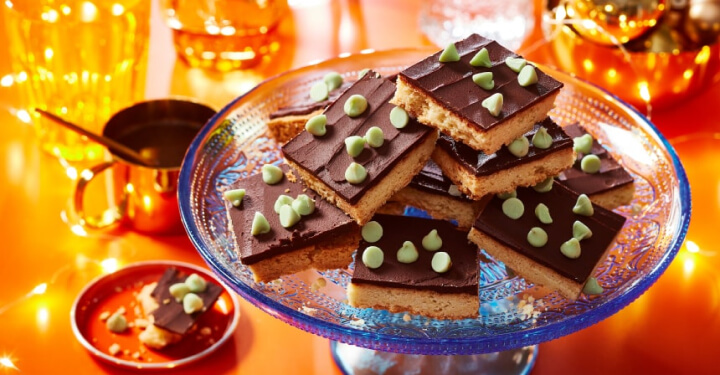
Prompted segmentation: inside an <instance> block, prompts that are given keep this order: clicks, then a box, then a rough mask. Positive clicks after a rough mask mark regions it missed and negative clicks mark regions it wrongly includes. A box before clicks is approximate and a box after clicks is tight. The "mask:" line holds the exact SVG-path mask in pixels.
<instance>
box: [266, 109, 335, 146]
mask: <svg viewBox="0 0 720 375" xmlns="http://www.w3.org/2000/svg"><path fill="white" fill-rule="evenodd" d="M322 112H323V111H322V110H317V111H314V112H312V113H309V114H307V115H291V116H283V117H278V118H274V119H272V120H268V122H267V127H268V130H269V131H270V135H272V137H273V138H274V139H275V141H277V142H278V143H280V144H285V143H287V142H288V141H290V140H291V139H293V138H295V136H296V135H298V134H300V132H301V131H303V130H305V123H307V121H308V120H309V119H310V118H311V117H313V116H315V115H319V114H322Z"/></svg>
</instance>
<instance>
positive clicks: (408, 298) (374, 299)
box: [347, 283, 480, 319]
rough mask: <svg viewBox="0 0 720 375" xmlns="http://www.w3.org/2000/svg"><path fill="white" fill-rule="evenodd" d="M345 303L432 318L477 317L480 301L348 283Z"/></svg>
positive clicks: (467, 296) (460, 295)
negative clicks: (346, 301)
mask: <svg viewBox="0 0 720 375" xmlns="http://www.w3.org/2000/svg"><path fill="white" fill-rule="evenodd" d="M347 294H348V303H349V304H350V306H353V307H358V308H373V309H383V310H388V311H390V312H393V313H398V312H403V311H406V312H409V313H411V314H417V315H422V316H426V317H430V318H436V319H466V318H477V316H478V310H479V309H480V299H479V298H478V296H477V294H475V295H470V294H466V293H438V292H435V291H430V290H415V289H407V288H392V287H386V286H377V285H370V284H356V283H350V285H348V288H347Z"/></svg>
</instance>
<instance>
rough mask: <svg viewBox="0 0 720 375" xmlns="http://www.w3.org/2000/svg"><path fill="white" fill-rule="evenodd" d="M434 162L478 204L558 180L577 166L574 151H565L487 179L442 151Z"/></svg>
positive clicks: (491, 175) (437, 149)
mask: <svg viewBox="0 0 720 375" xmlns="http://www.w3.org/2000/svg"><path fill="white" fill-rule="evenodd" d="M432 159H433V161H435V163H436V164H437V165H438V166H440V169H442V171H443V173H444V174H445V175H446V176H448V177H449V178H450V180H452V181H453V182H454V183H455V184H456V185H457V187H458V190H460V191H462V192H463V193H465V194H466V195H468V196H469V197H471V198H472V199H476V200H477V199H481V198H482V197H483V196H485V195H487V194H493V193H502V192H509V191H512V190H514V189H515V188H517V187H518V186H523V187H527V186H533V185H536V184H538V183H540V182H542V181H544V180H545V179H547V178H548V177H554V176H557V175H558V174H559V173H560V172H562V171H564V170H565V169H567V168H570V167H572V165H573V164H574V163H575V152H574V151H573V149H572V148H566V149H562V150H559V151H556V152H553V153H551V154H549V155H547V156H545V157H543V158H540V159H536V160H533V161H530V162H528V163H525V164H521V165H518V166H516V167H512V168H507V169H503V170H499V171H497V172H495V173H492V174H489V175H486V176H476V175H475V174H473V173H471V172H470V171H468V170H467V169H465V168H464V167H463V165H462V164H460V163H458V162H457V160H455V158H453V157H452V156H451V155H450V154H448V153H447V152H446V151H445V150H444V149H442V148H440V147H436V148H435V151H433V155H432Z"/></svg>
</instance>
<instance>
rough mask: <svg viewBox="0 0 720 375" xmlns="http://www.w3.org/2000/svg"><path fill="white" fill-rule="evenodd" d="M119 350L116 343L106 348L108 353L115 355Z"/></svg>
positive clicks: (118, 345)
mask: <svg viewBox="0 0 720 375" xmlns="http://www.w3.org/2000/svg"><path fill="white" fill-rule="evenodd" d="M120 351H121V350H120V344H118V343H114V344H112V345H110V347H109V348H108V353H110V355H117V354H118V353H120Z"/></svg>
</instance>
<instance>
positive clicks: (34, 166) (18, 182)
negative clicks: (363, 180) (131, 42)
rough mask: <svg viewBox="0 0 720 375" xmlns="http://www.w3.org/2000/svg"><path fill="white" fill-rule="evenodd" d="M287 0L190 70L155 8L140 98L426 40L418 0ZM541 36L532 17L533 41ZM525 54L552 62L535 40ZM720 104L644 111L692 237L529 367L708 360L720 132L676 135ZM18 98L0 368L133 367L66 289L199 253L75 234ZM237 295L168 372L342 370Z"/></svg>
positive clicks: (57, 179)
mask: <svg viewBox="0 0 720 375" xmlns="http://www.w3.org/2000/svg"><path fill="white" fill-rule="evenodd" d="M295 3H297V4H299V5H297V6H294V7H293V8H292V14H291V16H290V17H288V18H287V19H286V20H284V21H283V24H282V26H281V29H280V33H281V35H282V39H281V40H282V46H281V50H280V52H279V53H278V55H277V56H275V58H274V59H273V61H272V62H271V63H269V64H266V65H264V66H262V67H260V68H258V69H253V70H246V71H237V72H232V73H228V74H213V73H207V72H203V71H200V70H197V69H189V68H188V67H186V66H185V65H184V64H183V63H182V62H180V61H176V58H175V53H174V49H173V45H172V40H171V34H170V31H169V30H168V29H167V28H166V27H165V26H164V24H163V22H162V20H161V19H160V17H159V15H158V13H157V11H155V12H154V14H153V19H152V26H153V29H152V35H151V52H150V63H149V73H148V76H149V77H152V79H151V80H149V82H150V84H149V85H148V88H147V89H146V95H147V97H151V98H156V97H165V96H168V95H182V96H190V97H194V98H197V99H198V100H201V101H203V102H206V103H208V104H210V105H212V106H214V107H216V108H220V107H222V106H223V105H224V104H226V103H227V102H229V101H230V100H231V99H233V98H235V97H236V96H238V95H240V94H242V93H243V92H245V91H247V90H248V89H249V88H251V87H252V86H254V85H255V84H256V83H258V82H259V81H260V80H262V79H264V78H266V77H268V76H271V75H274V74H276V73H279V72H281V71H284V70H287V69H290V68H293V67H298V66H302V65H304V64H306V63H307V62H310V61H312V60H317V59H325V58H330V57H334V56H337V55H338V54H340V53H343V52H358V51H360V50H363V49H367V48H373V49H387V48H393V47H408V46H421V45H428V44H429V42H428V41H427V40H425V39H424V38H423V37H422V36H421V34H420V33H419V31H418V28H417V23H416V14H417V7H418V5H417V2H416V1H412V0H407V1H382V0H367V1H362V2H359V1H357V0H345V1H307V2H302V1H301V2H295ZM536 3H538V4H539V3H540V2H539V1H538V2H536ZM155 6H157V4H155ZM538 23H539V22H538ZM5 38H6V36H4V35H0V45H7V41H6V40H5ZM540 38H541V33H540V31H539V28H538V27H536V30H535V31H534V33H533V35H532V36H531V38H530V40H531V41H533V40H539V39H540ZM530 58H532V59H534V60H538V61H543V62H547V63H550V64H552V60H551V59H550V57H549V54H548V53H547V52H546V50H545V48H540V49H538V50H536V51H534V52H533V53H532V54H531V55H530ZM9 59H10V56H9V51H7V49H5V48H3V49H0V77H2V76H5V75H6V74H9V73H12V71H11V69H10V64H9V62H8V61H9ZM719 103H720V85H714V86H713V87H711V88H710V89H709V90H707V91H705V92H702V93H698V94H697V95H695V96H693V97H692V98H690V99H688V100H685V101H682V102H680V103H677V104H676V105H674V106H671V107H668V108H655V110H654V112H653V114H652V121H653V122H654V123H655V124H656V125H657V126H658V128H659V129H660V130H661V131H662V132H663V133H664V134H665V135H666V136H667V137H668V138H670V139H671V140H672V141H674V142H676V144H677V146H678V151H679V152H680V155H681V159H682V160H683V162H684V165H685V168H686V170H687V172H688V175H689V178H690V181H691V187H692V189H693V194H694V196H693V197H694V199H693V206H694V215H693V221H692V224H691V227H690V231H689V234H688V240H690V241H692V244H691V245H686V246H683V247H682V248H681V250H680V253H679V255H678V257H677V258H676V260H675V261H674V262H673V263H672V264H671V265H670V267H669V268H668V270H667V271H666V272H665V274H664V275H663V276H662V277H661V278H660V279H659V281H658V282H657V283H656V284H655V285H654V286H653V287H652V288H650V289H649V290H648V292H647V293H645V294H644V295H643V296H642V297H641V298H639V299H638V300H637V301H635V302H633V303H632V304H631V305H629V306H628V307H626V308H625V309H623V310H622V311H620V312H619V313H617V314H616V315H614V316H612V317H610V318H608V319H606V320H604V321H603V322H601V323H599V324H596V325H594V326H592V327H590V328H587V329H585V330H583V331H580V332H577V333H575V334H572V335H569V336H566V337H563V338H560V339H557V340H554V341H550V342H546V343H543V344H541V345H540V351H539V357H538V360H537V363H536V365H535V368H534V369H533V371H532V373H533V374H577V373H583V374H609V373H612V374H641V373H643V374H656V373H662V374H685V373H692V374H701V373H717V371H718V370H717V365H716V362H715V361H716V360H717V355H718V353H720V351H719V349H718V344H717V342H718V340H720V314H719V313H718V312H719V311H720V254H719V253H718V252H717V251H718V249H717V245H716V243H717V241H714V239H715V237H714V236H713V235H716V233H714V231H715V230H716V227H717V223H718V222H719V221H718V220H717V219H718V217H719V216H720V215H719V214H718V212H719V210H720V193H719V192H720V177H719V176H718V175H720V173H718V171H717V165H718V164H717V161H716V160H717V159H715V157H716V156H717V155H719V154H718V150H720V147H716V146H717V145H720V142H716V141H713V140H711V139H710V138H705V139H707V141H702V140H700V141H697V140H696V141H695V142H694V143H693V142H691V143H687V142H681V140H682V137H685V136H687V135H689V134H693V133H698V132H701V133H713V132H718V133H720V121H718V112H717V111H718V104H719ZM18 105H19V103H17V95H16V93H15V91H14V87H0V128H1V129H2V131H3V133H2V135H1V136H0V215H2V219H0V222H1V223H2V224H1V225H0V238H2V245H0V253H1V254H2V258H0V259H1V260H0V280H1V282H0V286H1V287H0V374H6V373H7V374H14V373H25V374H51V373H52V374H59V373H77V374H86V373H98V372H108V373H126V372H130V371H126V370H118V369H117V368H114V367H112V366H107V365H104V364H102V363H100V362H98V361H96V360H94V359H93V358H92V357H91V356H90V355H89V354H88V353H87V352H86V351H85V349H84V348H83V347H82V346H81V345H80V343H79V342H78V341H77V340H76V339H75V337H74V336H73V333H72V331H71V328H70V319H69V311H70V307H71V305H72V302H73V301H74V299H75V297H76V296H77V294H78V292H79V291H80V290H81V289H82V288H83V286H84V285H85V284H87V282H89V281H90V280H91V279H93V278H94V277H96V276H98V275H100V274H101V273H102V267H101V266H100V265H99V264H98V262H100V261H102V260H104V259H110V258H112V259H116V260H117V262H118V265H119V266H122V265H126V264H129V263H133V262H137V261H142V260H151V259H172V260H181V261H186V262H191V263H195V264H199V265H204V263H203V261H202V259H201V258H200V256H199V255H198V254H197V252H196V250H195V249H194V247H193V246H192V244H191V243H190V241H189V240H188V238H187V237H186V236H185V235H177V236H148V235H143V234H138V233H134V232H131V231H126V230H116V231H113V232H108V233H90V234H89V235H87V236H79V235H77V234H75V233H73V231H71V228H70V227H69V226H68V225H67V224H66V223H65V222H64V221H63V213H64V212H65V211H66V209H67V207H68V203H69V197H70V194H71V192H72V188H73V185H74V181H73V180H72V179H71V177H72V176H71V174H68V173H67V171H66V168H65V167H64V166H63V165H61V163H60V162H58V160H57V159H55V158H53V157H51V156H49V155H47V154H44V153H42V152H41V151H40V150H39V147H38V144H37V141H36V139H35V136H34V133H33V129H32V128H31V127H30V126H29V125H27V124H25V123H23V122H21V121H19V120H18V119H17V118H15V117H14V116H12V115H11V114H10V113H11V109H12V108H17V106H18ZM698 145H701V147H698ZM69 176H70V177H69ZM698 197H700V198H698ZM698 250H699V251H698ZM42 283H47V291H46V292H45V293H43V294H39V295H32V294H30V292H31V291H32V290H33V288H35V286H37V285H39V284H42ZM240 307H241V309H242V318H241V320H240V324H239V326H238V329H237V331H236V332H235V333H234V335H233V337H232V338H231V340H230V341H229V342H228V343H227V344H226V345H224V346H223V347H222V348H221V349H220V350H218V351H217V352H215V353H214V354H212V355H211V356H209V357H208V358H206V359H204V360H201V361H199V362H197V363H196V364H193V365H190V366H188V367H184V368H179V369H175V370H173V372H174V373H180V374H184V373H188V374H189V373H198V372H202V373H215V374H226V373H243V374H339V373H340V371H339V370H338V369H337V368H336V366H335V364H334V362H333V361H332V358H331V355H330V350H329V343H328V341H327V340H326V339H323V338H321V337H318V336H314V335H312V334H309V333H306V332H303V331H301V330H299V329H296V328H294V327H292V326H289V325H287V324H285V323H282V322H280V321H279V320H276V319H275V318H273V317H271V316H269V315H267V314H265V313H263V312H261V311H260V310H259V309H257V308H255V307H254V306H252V305H251V304H250V303H248V302H245V301H242V302H241V306H240ZM8 360H9V361H8ZM8 364H12V365H13V366H14V367H16V368H17V369H14V368H12V367H8ZM18 369H19V370H18Z"/></svg>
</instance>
